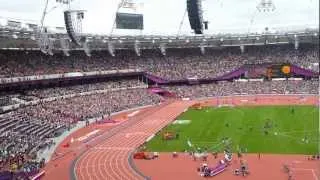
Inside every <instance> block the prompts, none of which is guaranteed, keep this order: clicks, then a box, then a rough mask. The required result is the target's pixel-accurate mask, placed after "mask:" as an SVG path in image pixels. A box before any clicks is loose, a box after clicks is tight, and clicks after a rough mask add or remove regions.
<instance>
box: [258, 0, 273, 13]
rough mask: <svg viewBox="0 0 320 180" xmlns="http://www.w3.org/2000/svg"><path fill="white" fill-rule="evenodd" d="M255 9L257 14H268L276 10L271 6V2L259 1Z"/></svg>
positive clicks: (266, 0)
mask: <svg viewBox="0 0 320 180" xmlns="http://www.w3.org/2000/svg"><path fill="white" fill-rule="evenodd" d="M257 9H258V11H259V12H261V11H263V12H270V11H274V10H275V9H276V6H275V5H274V4H273V2H272V0H261V2H260V3H259V4H258V6H257Z"/></svg>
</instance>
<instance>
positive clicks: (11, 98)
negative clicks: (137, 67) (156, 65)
mask: <svg viewBox="0 0 320 180" xmlns="http://www.w3.org/2000/svg"><path fill="white" fill-rule="evenodd" d="M145 86H146V85H145V84H144V83H143V82H141V81H139V80H138V79H115V80H107V81H104V82H96V83H89V84H80V85H71V86H70V85H69V86H61V87H54V88H41V89H32V90H24V91H21V90H19V91H12V92H4V93H2V94H0V107H1V106H8V105H14V104H18V103H19V102H28V101H34V100H40V99H45V98H50V97H59V96H64V95H70V94H79V93H83V92H90V91H94V90H108V89H121V88H136V87H145Z"/></svg>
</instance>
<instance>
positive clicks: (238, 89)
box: [0, 45, 319, 172]
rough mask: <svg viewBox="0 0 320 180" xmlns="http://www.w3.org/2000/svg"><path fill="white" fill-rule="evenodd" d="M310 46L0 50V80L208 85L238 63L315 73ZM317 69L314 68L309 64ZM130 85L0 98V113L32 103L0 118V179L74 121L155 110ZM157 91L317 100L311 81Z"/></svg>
mask: <svg viewBox="0 0 320 180" xmlns="http://www.w3.org/2000/svg"><path fill="white" fill-rule="evenodd" d="M317 48H318V47H317V46H316V45H306V46H303V45H301V46H300V48H299V49H298V50H295V49H294V48H293V47H292V46H289V45H281V46H268V47H265V46H262V47H247V48H246V52H245V53H241V51H240V50H239V48H235V47H234V48H233V47H230V48H225V49H222V50H221V49H218V50H213V49H211V50H210V49H208V50H207V51H206V54H205V55H201V53H200V50H199V49H168V50H167V56H163V55H161V53H160V52H158V51H156V50H143V51H142V55H141V57H137V56H136V55H135V53H134V52H133V51H128V50H119V51H117V53H116V56H115V57H111V56H110V55H109V54H108V52H105V51H95V52H92V56H91V57H87V56H86V55H85V54H84V53H83V52H76V51H73V52H71V56H69V57H66V56H63V55H62V54H57V55H54V56H47V55H43V54H41V52H38V51H0V78H6V77H22V76H28V75H42V74H55V73H67V72H90V71H102V70H122V69H140V70H142V71H144V72H148V73H151V74H153V75H156V76H158V77H162V78H165V79H171V80H177V79H186V78H190V77H196V78H212V77H217V76H220V75H223V74H225V73H227V72H229V71H231V70H234V69H236V68H239V67H240V66H242V65H244V64H252V63H266V62H267V63H269V62H273V63H291V64H294V65H298V66H300V67H303V68H306V69H311V70H313V71H315V72H318V73H319V63H318V60H319V51H318V49H317ZM317 63H318V64H317ZM146 88H147V85H146V84H145V82H142V81H140V80H139V79H138V78H137V79H131V80H128V79H126V80H121V79H117V80H113V81H112V80H111V81H110V80H109V81H106V82H97V83H90V84H79V85H72V86H62V87H53V88H41V89H29V90H23V91H21V90H19V91H12V92H2V93H1V94H0V106H9V105H14V104H18V103H24V102H31V101H32V102H33V101H35V102H37V103H35V104H33V105H28V106H21V107H19V108H17V109H16V110H13V111H11V112H7V113H4V114H0V138H1V141H0V142H1V143H0V172H1V171H4V170H13V171H15V170H20V171H24V172H30V171H32V169H38V168H39V167H40V163H38V162H37V161H35V158H36V157H35V156H36V152H37V151H39V150H42V149H46V148H48V147H50V146H52V145H53V144H54V143H55V142H54V141H52V138H53V137H56V136H59V135H60V134H61V133H62V132H64V131H67V130H68V129H71V128H72V127H73V126H75V124H77V122H78V121H83V120H87V119H89V118H96V117H101V116H104V115H107V114H110V113H114V112H119V111H122V110H127V109H130V108H134V107H139V106H145V105H153V104H157V103H159V102H160V101H161V100H162V97H160V96H158V95H156V94H152V93H150V92H149V91H147V89H146ZM163 88H164V89H166V90H168V91H170V92H173V93H175V94H176V95H177V97H181V98H183V97H188V98H201V97H212V96H225V95H232V94H237V95H238V94H272V93H278V94H318V93H319V80H318V79H312V80H300V81H289V80H285V81H248V82H238V81H233V82H229V81H223V82H222V81H221V82H216V83H212V84H200V85H193V86H186V85H183V86H168V87H163Z"/></svg>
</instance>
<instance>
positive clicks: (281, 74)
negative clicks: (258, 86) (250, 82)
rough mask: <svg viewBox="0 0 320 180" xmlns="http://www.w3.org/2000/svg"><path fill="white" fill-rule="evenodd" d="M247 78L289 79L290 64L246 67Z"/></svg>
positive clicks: (290, 73)
mask: <svg viewBox="0 0 320 180" xmlns="http://www.w3.org/2000/svg"><path fill="white" fill-rule="evenodd" d="M246 69H247V71H246V73H245V77H246V78H268V79H270V78H287V77H291V75H292V72H291V66H290V64H254V65H247V66H246Z"/></svg>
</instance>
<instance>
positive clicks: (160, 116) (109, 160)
mask: <svg viewBox="0 0 320 180" xmlns="http://www.w3.org/2000/svg"><path fill="white" fill-rule="evenodd" d="M192 103H193V102H188V103H186V102H181V101H178V102H172V103H170V104H168V105H166V106H165V107H164V108H160V109H157V110H156V111H155V112H153V113H151V114H148V115H146V116H143V117H140V118H141V120H139V121H138V122H137V123H136V124H134V125H132V126H129V127H125V128H123V129H122V130H121V131H119V132H118V133H116V134H115V135H113V136H111V137H110V138H108V139H106V140H104V141H103V143H101V144H99V145H96V146H94V147H92V148H90V149H89V150H88V151H86V152H85V153H84V154H82V155H81V156H80V158H79V159H78V160H77V161H76V163H75V167H74V174H75V176H76V179H77V180H101V179H108V180H120V179H121V180H136V179H143V177H141V176H140V175H139V174H137V173H136V172H135V171H134V170H133V169H132V168H131V166H130V164H129V161H128V157H129V156H130V153H131V152H132V151H133V150H134V149H136V148H137V147H139V146H140V145H141V144H143V143H144V142H145V140H146V139H147V138H148V137H150V136H151V135H153V134H155V133H156V132H158V131H159V130H161V129H162V128H163V127H165V126H166V125H167V124H168V123H169V122H170V121H172V120H174V119H175V118H176V117H177V116H178V115H179V114H181V113H182V112H183V111H184V110H185V109H186V108H188V107H189V106H190V105H191V104H192ZM133 118H135V117H133Z"/></svg>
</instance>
